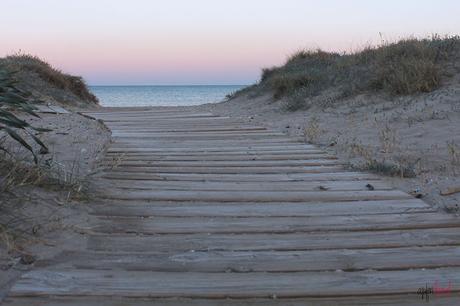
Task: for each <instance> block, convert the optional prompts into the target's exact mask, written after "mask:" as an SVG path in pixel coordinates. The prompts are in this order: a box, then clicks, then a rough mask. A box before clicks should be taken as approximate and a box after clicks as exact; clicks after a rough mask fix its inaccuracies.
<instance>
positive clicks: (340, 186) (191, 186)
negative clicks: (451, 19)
mask: <svg viewBox="0 0 460 306" xmlns="http://www.w3.org/2000/svg"><path fill="white" fill-rule="evenodd" d="M97 185H98V186H101V187H102V186H103V187H105V188H112V189H114V190H116V191H117V192H119V190H117V189H131V190H201V191H315V190H316V191H320V190H324V191H349V190H357V191H358V190H361V191H365V190H368V187H367V185H368V184H367V183H364V182H362V181H348V180H347V181H345V180H342V181H339V180H337V181H326V182H323V183H321V182H308V181H294V182H212V181H208V182H196V181H159V180H156V181H128V180H114V179H110V180H103V179H101V180H100V181H98V183H97ZM372 187H373V188H374V189H375V190H392V189H394V188H392V187H390V186H389V185H388V184H387V183H386V182H383V181H377V180H376V181H373V182H372Z"/></svg>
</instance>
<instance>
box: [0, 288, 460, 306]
mask: <svg viewBox="0 0 460 306" xmlns="http://www.w3.org/2000/svg"><path fill="white" fill-rule="evenodd" d="M417 289H418V288H417ZM429 302H430V303H427V302H426V300H422V299H421V296H420V295H416V294H415V293H411V294H401V295H393V294H392V295H381V294H380V293H377V294H376V295H373V296H365V297H363V296H358V297H344V296H341V297H328V298H317V297H314V298H289V299H287V298H283V299H280V298H278V297H275V296H271V297H268V298H263V299H261V298H249V299H230V298H225V299H197V298H177V297H174V298H145V297H143V298H132V297H131V298H123V297H119V296H117V297H88V296H86V297H62V296H56V297H32V298H28V297H16V298H9V299H7V300H6V301H5V303H4V305H5V306H24V305H33V306H62V305H68V306H81V305H84V306H101V305H104V306H133V305H136V306H280V305H282V306H331V305H333V306H350V305H354V306H369V305H379V306H390V305H391V306H394V305H404V306H420V305H436V306H452V305H460V294H458V293H455V292H454V293H451V294H448V295H447V294H438V295H436V296H431V297H430V300H429Z"/></svg>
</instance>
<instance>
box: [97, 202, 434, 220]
mask: <svg viewBox="0 0 460 306" xmlns="http://www.w3.org/2000/svg"><path fill="white" fill-rule="evenodd" d="M102 203H105V204H102ZM91 210H92V213H93V214H96V215H100V216H121V217H122V216H143V217H148V216H158V217H160V216H164V217H309V216H360V215H366V214H374V215H375V214H388V213H407V212H411V213H416V212H433V211H434V210H433V209H432V208H431V207H429V206H428V205H427V204H426V203H424V202H422V201H420V200H417V199H409V200H385V201H349V202H308V203H289V202H283V203H276V202H266V203H251V202H246V203H235V202H227V203H213V202H207V203H206V202H201V203H200V202H173V203H172V202H142V201H113V200H106V201H105V202H104V201H103V202H101V204H99V205H93V206H92V207H91Z"/></svg>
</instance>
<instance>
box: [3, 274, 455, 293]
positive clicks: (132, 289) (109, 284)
mask: <svg viewBox="0 0 460 306" xmlns="http://www.w3.org/2000/svg"><path fill="white" fill-rule="evenodd" d="M439 280H441V281H443V282H446V281H448V280H450V281H451V282H452V283H453V284H458V283H460V268H442V269H435V270H424V269H423V270H410V271H359V272H321V273H318V272H299V273H277V274H276V275H275V274H267V273H259V272H254V273H197V272H187V273H181V272H176V273H174V272H144V271H98V270H57V271H52V270H35V271H31V272H27V273H25V274H24V275H23V276H22V278H21V279H20V280H19V281H18V282H17V283H16V284H15V285H14V286H13V288H12V290H11V296H13V297H14V296H44V295H45V296H46V295H56V296H68V295H87V296H130V297H193V298H226V297H232V298H254V297H259V298H264V297H265V298H266V297H272V296H276V297H279V298H296V297H337V296H365V295H369V294H375V293H380V294H412V295H413V296H414V298H416V296H417V295H416V294H417V289H418V288H420V287H424V286H425V284H426V283H430V284H434V283H435V282H436V281H439ZM458 291H459V288H458V287H453V288H452V292H458Z"/></svg>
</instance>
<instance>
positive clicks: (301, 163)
mask: <svg viewBox="0 0 460 306" xmlns="http://www.w3.org/2000/svg"><path fill="white" fill-rule="evenodd" d="M340 164H342V162H339V161H338V160H336V159H310V160H277V161H256V160H249V161H126V160H121V162H120V163H119V164H118V167H149V166H152V167H223V168H225V167H271V168H272V167H308V166H322V165H324V166H326V165H340Z"/></svg>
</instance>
